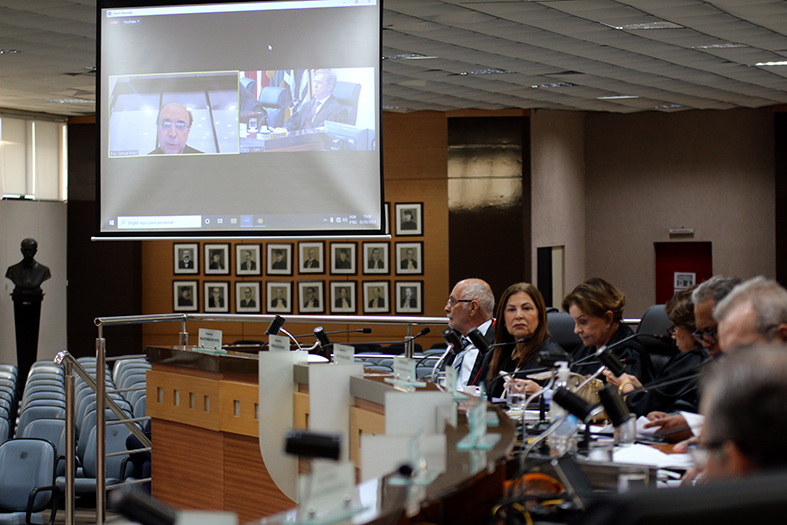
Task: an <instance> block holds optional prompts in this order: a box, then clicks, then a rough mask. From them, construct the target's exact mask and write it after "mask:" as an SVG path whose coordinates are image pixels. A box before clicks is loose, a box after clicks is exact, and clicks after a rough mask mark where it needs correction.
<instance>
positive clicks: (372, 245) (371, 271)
mask: <svg viewBox="0 0 787 525" xmlns="http://www.w3.org/2000/svg"><path fill="white" fill-rule="evenodd" d="M390 249H391V245H390V243H388V242H365V243H363V244H362V246H361V250H362V251H363V273H364V275H389V274H390V273H391V268H390V266H389V262H390V261H391V254H390ZM374 250H381V251H382V255H381V256H380V260H381V261H382V267H381V268H371V266H374V259H373V257H372V253H373V252H374Z"/></svg>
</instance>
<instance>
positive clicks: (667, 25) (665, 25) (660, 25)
mask: <svg viewBox="0 0 787 525" xmlns="http://www.w3.org/2000/svg"><path fill="white" fill-rule="evenodd" d="M601 23H602V24H603V25H605V26H607V27H611V28H612V29H620V30H632V31H637V30H640V29H683V26H681V25H678V24H675V23H673V22H648V23H646V24H626V25H622V26H613V25H612V24H604V22H601Z"/></svg>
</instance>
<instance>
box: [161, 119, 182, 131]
mask: <svg viewBox="0 0 787 525" xmlns="http://www.w3.org/2000/svg"><path fill="white" fill-rule="evenodd" d="M173 124H174V125H175V129H176V130H178V131H186V130H187V129H189V127H190V126H189V124H188V123H187V122H172V121H171V120H162V121H161V122H159V123H158V127H159V129H160V130H161V131H164V130H167V129H169V128H171V127H172V125H173Z"/></svg>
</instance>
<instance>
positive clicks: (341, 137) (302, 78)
mask: <svg viewBox="0 0 787 525" xmlns="http://www.w3.org/2000/svg"><path fill="white" fill-rule="evenodd" d="M239 82H240V95H239V98H240V117H239V120H240V129H239V133H240V151H241V153H255V152H263V151H373V150H374V149H375V140H374V137H375V106H374V95H375V93H374V68H371V67H363V68H337V69H331V68H321V69H288V70H268V71H265V70H259V71H244V72H241V74H240V80H239Z"/></svg>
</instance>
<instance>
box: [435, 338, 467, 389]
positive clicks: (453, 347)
mask: <svg viewBox="0 0 787 525" xmlns="http://www.w3.org/2000/svg"><path fill="white" fill-rule="evenodd" d="M461 337H462V334H460V333H459V332H458V331H457V330H455V329H453V328H450V327H449V328H446V329H445V330H443V341H445V342H446V345H447V346H446V348H445V352H443V353H442V355H441V356H440V359H438V360H437V362H436V363H435V364H434V366H433V367H432V374H431V376H430V377H431V378H432V383H435V384H436V383H437V381H435V379H436V376H437V370H438V369H439V368H440V365H441V364H442V363H443V361H445V358H446V357H448V354H451V355H453V356H454V357H456V355H457V354H458V353H459V351H461V349H462V339H461ZM457 349H458V350H457ZM446 386H448V385H446Z"/></svg>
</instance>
